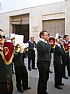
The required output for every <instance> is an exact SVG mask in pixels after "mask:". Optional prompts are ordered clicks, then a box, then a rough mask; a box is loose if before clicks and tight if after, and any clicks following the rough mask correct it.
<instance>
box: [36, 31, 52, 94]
mask: <svg viewBox="0 0 70 94" xmlns="http://www.w3.org/2000/svg"><path fill="white" fill-rule="evenodd" d="M39 37H40V40H39V41H38V43H37V55H38V56H37V58H38V59H37V67H38V71H39V79H38V87H37V94H48V93H47V91H46V90H47V81H48V78H49V67H50V50H51V46H50V44H49V43H48V33H47V31H41V32H40V34H39Z"/></svg>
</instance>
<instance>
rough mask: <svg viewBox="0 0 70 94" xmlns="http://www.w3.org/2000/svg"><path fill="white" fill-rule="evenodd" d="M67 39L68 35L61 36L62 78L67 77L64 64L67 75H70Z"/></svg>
mask: <svg viewBox="0 0 70 94" xmlns="http://www.w3.org/2000/svg"><path fill="white" fill-rule="evenodd" d="M68 41H69V36H68V35H64V37H63V44H64V55H63V57H62V61H63V78H65V79H68V77H66V72H65V66H66V67H67V71H68V76H70V62H69V46H68Z"/></svg>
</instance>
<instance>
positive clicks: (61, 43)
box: [0, 30, 70, 94]
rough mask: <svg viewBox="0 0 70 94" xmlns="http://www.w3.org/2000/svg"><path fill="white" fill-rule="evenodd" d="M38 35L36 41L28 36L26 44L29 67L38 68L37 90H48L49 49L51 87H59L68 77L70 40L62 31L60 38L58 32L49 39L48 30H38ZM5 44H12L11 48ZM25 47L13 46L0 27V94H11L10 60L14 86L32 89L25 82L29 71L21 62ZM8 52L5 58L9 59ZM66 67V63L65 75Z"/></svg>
mask: <svg viewBox="0 0 70 94" xmlns="http://www.w3.org/2000/svg"><path fill="white" fill-rule="evenodd" d="M39 37H40V39H39V41H38V42H37V43H36V42H35V40H34V37H31V38H30V40H29V41H28V42H27V43H28V44H29V47H28V52H27V56H28V70H29V71H31V70H32V69H34V70H36V69H38V72H39V78H38V85H37V94H48V91H47V82H48V79H49V72H50V63H51V53H53V55H54V56H53V66H54V87H55V88H57V89H62V85H64V83H63V81H62V78H64V79H69V78H68V77H70V57H69V49H70V42H69V36H68V35H64V37H63V38H62V36H60V35H58V37H57V38H54V37H52V38H51V39H50V35H49V34H48V32H47V31H41V32H40V34H39ZM49 39H50V40H49ZM8 45H11V47H12V50H11V47H10V49H9V48H8ZM5 46H7V47H5ZM35 49H37V68H36V66H35ZM10 50H11V51H10ZM24 50H25V49H23V47H21V46H20V45H19V44H17V45H16V46H15V48H13V43H12V42H11V43H10V44H9V43H8V42H7V41H6V38H5V34H4V32H3V31H2V30H0V74H1V76H0V94H13V81H12V62H13V64H14V69H15V76H16V88H17V90H18V91H19V92H20V93H23V92H24V90H30V89H31V87H29V86H28V71H27V68H26V66H25V64H24V58H25V57H26V53H25V51H24ZM9 52H10V53H9ZM8 54H10V59H9V62H8V61H6V59H7V60H8V56H7V55H8ZM3 56H4V57H3ZM31 65H32V66H31ZM65 67H67V71H68V72H67V73H68V77H67V76H66V69H65Z"/></svg>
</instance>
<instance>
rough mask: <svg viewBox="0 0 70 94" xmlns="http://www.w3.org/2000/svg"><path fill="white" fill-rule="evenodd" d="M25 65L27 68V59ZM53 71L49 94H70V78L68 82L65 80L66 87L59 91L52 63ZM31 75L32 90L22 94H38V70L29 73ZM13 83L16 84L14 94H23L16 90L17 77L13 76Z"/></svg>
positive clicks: (30, 84)
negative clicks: (55, 85) (55, 83)
mask: <svg viewBox="0 0 70 94" xmlns="http://www.w3.org/2000/svg"><path fill="white" fill-rule="evenodd" d="M25 65H26V67H27V59H25ZM51 70H52V71H53V73H50V77H49V81H48V93H49V94H70V78H69V79H68V80H65V79H63V82H64V86H63V89H62V90H58V89H56V88H54V70H53V64H52V63H51ZM28 75H29V86H30V87H31V89H30V90H28V91H24V93H22V94H37V93H36V92H37V81H38V70H32V71H28ZM13 82H14V92H13V94H21V93H19V92H18V91H17V89H16V83H15V75H13Z"/></svg>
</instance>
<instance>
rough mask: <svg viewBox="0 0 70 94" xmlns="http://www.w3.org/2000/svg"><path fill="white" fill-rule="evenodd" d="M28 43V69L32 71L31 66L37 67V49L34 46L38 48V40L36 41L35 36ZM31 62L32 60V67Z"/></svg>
mask: <svg viewBox="0 0 70 94" xmlns="http://www.w3.org/2000/svg"><path fill="white" fill-rule="evenodd" d="M28 43H29V50H28V69H29V71H31V68H32V69H36V68H35V50H34V48H36V42H35V41H34V37H31V38H30V40H29V41H28ZM31 62H32V67H31Z"/></svg>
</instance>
